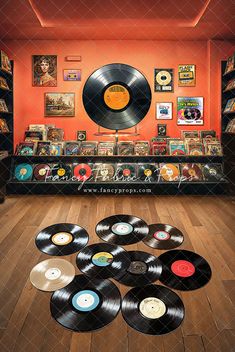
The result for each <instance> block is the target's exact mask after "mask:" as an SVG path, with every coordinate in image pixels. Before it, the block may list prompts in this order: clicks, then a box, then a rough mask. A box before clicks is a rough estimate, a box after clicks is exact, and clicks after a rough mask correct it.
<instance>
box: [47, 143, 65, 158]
mask: <svg viewBox="0 0 235 352" xmlns="http://www.w3.org/2000/svg"><path fill="white" fill-rule="evenodd" d="M62 154H63V144H62V143H54V142H52V143H51V144H50V155H54V156H57V155H62Z"/></svg>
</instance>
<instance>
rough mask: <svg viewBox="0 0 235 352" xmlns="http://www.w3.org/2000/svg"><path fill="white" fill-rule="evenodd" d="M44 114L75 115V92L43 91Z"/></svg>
mask: <svg viewBox="0 0 235 352" xmlns="http://www.w3.org/2000/svg"><path fill="white" fill-rule="evenodd" d="M45 116H57V117H60V116H67V117H73V116H75V93H45Z"/></svg>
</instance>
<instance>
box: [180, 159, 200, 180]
mask: <svg viewBox="0 0 235 352" xmlns="http://www.w3.org/2000/svg"><path fill="white" fill-rule="evenodd" d="M180 167H181V180H182V181H183V182H192V181H195V182H199V181H202V180H203V173H202V166H201V164H190V163H188V164H185V163H182V164H181V165H180Z"/></svg>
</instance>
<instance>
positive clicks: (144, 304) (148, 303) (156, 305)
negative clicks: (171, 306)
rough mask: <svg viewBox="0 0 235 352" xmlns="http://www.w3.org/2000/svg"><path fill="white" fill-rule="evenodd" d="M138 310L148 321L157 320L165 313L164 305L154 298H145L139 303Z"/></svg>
mask: <svg viewBox="0 0 235 352" xmlns="http://www.w3.org/2000/svg"><path fill="white" fill-rule="evenodd" d="M139 310H140V312H141V314H142V315H143V316H145V317H146V318H148V319H159V318H161V317H162V316H163V315H164V314H165V313H166V305H165V303H164V302H163V301H161V300H160V299H158V298H156V297H147V298H145V299H143V300H142V301H141V302H140V305H139Z"/></svg>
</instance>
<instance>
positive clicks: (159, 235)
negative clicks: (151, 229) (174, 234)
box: [153, 230, 171, 241]
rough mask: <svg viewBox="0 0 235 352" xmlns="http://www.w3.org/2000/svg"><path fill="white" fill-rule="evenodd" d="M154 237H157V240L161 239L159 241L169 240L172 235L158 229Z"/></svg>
mask: <svg viewBox="0 0 235 352" xmlns="http://www.w3.org/2000/svg"><path fill="white" fill-rule="evenodd" d="M153 237H154V238H156V240H159V241H167V240H169V238H170V237H171V236H170V234H169V233H168V232H166V231H162V230H161V231H156V232H155V233H154V234H153Z"/></svg>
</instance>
